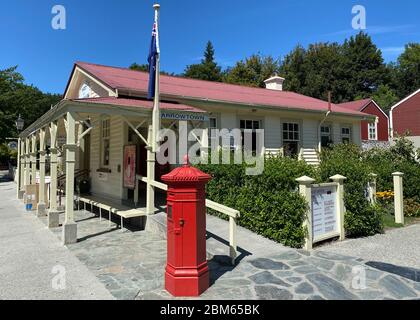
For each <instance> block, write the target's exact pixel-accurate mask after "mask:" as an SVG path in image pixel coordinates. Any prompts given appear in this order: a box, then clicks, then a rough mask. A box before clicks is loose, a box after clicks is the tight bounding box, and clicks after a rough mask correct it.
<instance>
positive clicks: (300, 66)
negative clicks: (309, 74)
mask: <svg viewBox="0 0 420 320" xmlns="http://www.w3.org/2000/svg"><path fill="white" fill-rule="evenodd" d="M305 58H306V50H305V49H304V48H303V47H302V46H300V45H298V46H297V47H296V48H295V49H293V50H292V51H291V52H290V53H289V54H288V55H286V56H285V57H284V59H283V62H282V64H281V66H280V74H281V75H283V77H285V78H286V81H285V82H284V89H285V90H288V91H293V92H302V91H303V88H304V86H305V80H306V73H305V70H304V62H305Z"/></svg>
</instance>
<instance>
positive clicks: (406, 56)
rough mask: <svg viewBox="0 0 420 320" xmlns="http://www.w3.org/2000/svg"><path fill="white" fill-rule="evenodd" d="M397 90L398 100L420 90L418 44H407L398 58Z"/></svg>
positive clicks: (419, 48) (419, 53) (419, 52)
mask: <svg viewBox="0 0 420 320" xmlns="http://www.w3.org/2000/svg"><path fill="white" fill-rule="evenodd" d="M396 68H397V70H396V73H397V75H396V78H397V88H398V89H399V93H400V98H401V99H402V98H404V97H406V96H408V95H409V94H411V93H412V92H414V91H416V90H418V89H420V43H409V44H408V45H406V46H405V51H404V52H403V53H402V54H401V56H400V57H399V58H398V61H397V66H396Z"/></svg>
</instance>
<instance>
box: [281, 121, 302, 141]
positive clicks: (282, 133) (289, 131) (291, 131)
mask: <svg viewBox="0 0 420 320" xmlns="http://www.w3.org/2000/svg"><path fill="white" fill-rule="evenodd" d="M285 124H287V125H289V124H293V125H295V124H296V125H297V126H298V129H297V131H295V130H289V128H287V130H284V125H285ZM285 132H287V133H288V138H287V139H285V138H284V133H285ZM296 132H297V134H298V139H297V140H296V139H295V138H294V137H293V139H290V138H289V134H290V133H293V134H294V133H296ZM281 138H282V141H283V143H284V142H298V143H300V139H301V134H300V123H299V122H296V121H285V122H283V123H282V124H281Z"/></svg>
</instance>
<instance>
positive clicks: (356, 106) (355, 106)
mask: <svg viewBox="0 0 420 320" xmlns="http://www.w3.org/2000/svg"><path fill="white" fill-rule="evenodd" d="M372 101H373V100H372V99H363V100H356V101H351V102H345V103H340V104H339V106H340V107H343V108H346V109H349V110H354V111H362V110H363V109H364V108H365V107H366V106H367V105H368V104H369V103H371V102H372Z"/></svg>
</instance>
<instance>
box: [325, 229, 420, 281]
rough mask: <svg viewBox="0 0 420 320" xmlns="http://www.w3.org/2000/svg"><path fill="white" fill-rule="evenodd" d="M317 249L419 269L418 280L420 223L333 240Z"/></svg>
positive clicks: (419, 276) (369, 260)
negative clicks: (367, 234)
mask: <svg viewBox="0 0 420 320" xmlns="http://www.w3.org/2000/svg"><path fill="white" fill-rule="evenodd" d="M318 250H322V251H327V252H332V253H339V254H344V255H350V256H356V257H360V258H362V259H364V260H366V261H367V262H376V263H378V262H380V263H386V264H393V265H396V266H404V267H408V268H415V269H418V270H419V274H418V279H419V281H420V224H416V225H411V226H408V227H405V228H398V229H393V230H389V231H387V232H386V233H385V234H378V235H375V236H373V237H367V238H360V239H349V240H345V241H343V242H334V243H331V244H329V245H326V246H322V247H319V248H318Z"/></svg>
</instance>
